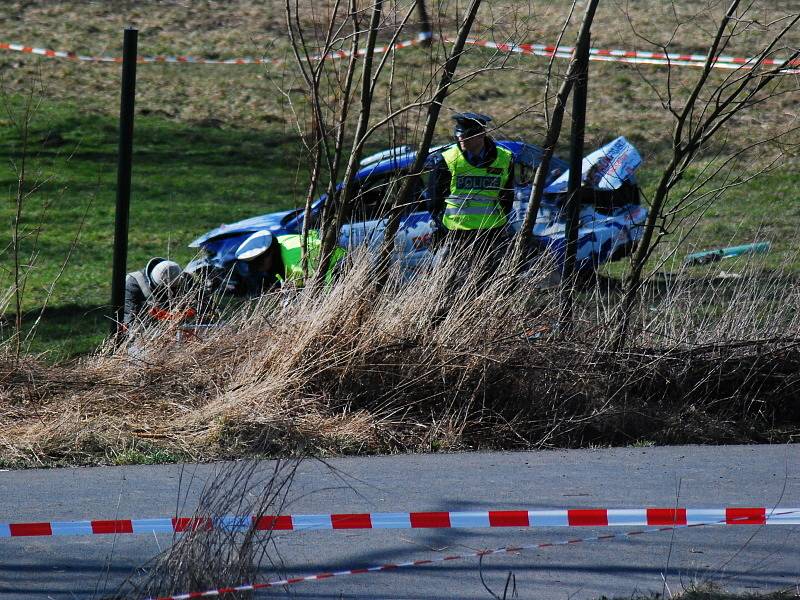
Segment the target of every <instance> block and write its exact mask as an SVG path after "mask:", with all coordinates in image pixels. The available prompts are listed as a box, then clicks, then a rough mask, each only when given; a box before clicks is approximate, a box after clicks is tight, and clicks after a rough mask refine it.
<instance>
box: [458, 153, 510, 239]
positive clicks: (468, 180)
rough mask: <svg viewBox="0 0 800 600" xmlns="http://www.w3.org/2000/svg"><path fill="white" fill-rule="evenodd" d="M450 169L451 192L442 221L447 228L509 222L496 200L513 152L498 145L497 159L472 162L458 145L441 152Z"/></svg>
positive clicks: (479, 226)
mask: <svg viewBox="0 0 800 600" xmlns="http://www.w3.org/2000/svg"><path fill="white" fill-rule="evenodd" d="M442 158H443V159H444V161H445V163H446V164H447V168H448V170H449V171H450V174H451V177H450V195H449V196H448V197H447V198H446V199H445V209H444V217H443V218H442V224H443V225H444V226H445V227H447V229H494V228H496V227H502V226H503V225H505V224H506V223H507V222H508V218H507V217H506V215H505V213H504V211H503V207H502V206H501V205H500V203H499V202H498V198H499V196H500V189H501V187H502V186H503V183H505V182H506V181H507V180H508V176H509V173H510V171H511V162H512V158H513V155H512V154H511V152H510V151H509V150H506V149H505V148H501V147H499V146H498V147H497V158H495V160H494V162H492V164H491V165H489V166H488V167H475V166H473V165H471V164H470V163H469V162H468V161H467V159H466V157H465V156H464V154H463V152H461V148H459V147H458V146H453V147H452V148H449V149H448V150H445V151H444V152H442Z"/></svg>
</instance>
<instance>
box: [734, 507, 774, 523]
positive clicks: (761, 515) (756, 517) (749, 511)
mask: <svg viewBox="0 0 800 600" xmlns="http://www.w3.org/2000/svg"><path fill="white" fill-rule="evenodd" d="M725 523H726V524H728V525H766V524H767V511H766V510H765V509H763V508H726V509H725Z"/></svg>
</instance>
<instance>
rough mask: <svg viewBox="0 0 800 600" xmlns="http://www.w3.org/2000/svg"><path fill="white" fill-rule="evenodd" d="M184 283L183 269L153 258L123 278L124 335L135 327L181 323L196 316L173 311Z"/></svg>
mask: <svg viewBox="0 0 800 600" xmlns="http://www.w3.org/2000/svg"><path fill="white" fill-rule="evenodd" d="M183 283H184V277H183V269H181V267H180V265H179V264H178V263H176V262H174V261H171V260H166V259H164V258H153V259H150V261H148V263H147V266H146V267H145V268H144V269H141V270H139V271H133V272H132V273H128V275H127V277H126V278H125V313H124V316H123V320H122V324H123V331H129V330H130V329H131V328H133V327H134V326H135V325H136V324H137V323H152V322H156V321H178V322H180V321H184V320H186V319H191V318H193V317H195V316H196V314H197V312H196V311H195V310H194V309H193V308H187V307H178V309H175V308H174V305H175V303H176V299H177V297H178V295H179V294H180V292H181V291H182V290H181V287H182V284H183Z"/></svg>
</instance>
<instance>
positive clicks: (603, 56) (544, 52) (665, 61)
mask: <svg viewBox="0 0 800 600" xmlns="http://www.w3.org/2000/svg"><path fill="white" fill-rule="evenodd" d="M445 41H446V42H452V41H453V40H452V39H449V38H445ZM466 43H467V44H468V45H471V46H480V47H482V48H492V49H495V50H498V51H500V52H506V53H514V54H528V55H531V56H545V57H551V56H555V57H556V58H571V57H572V54H573V52H574V51H575V48H573V47H572V46H546V45H544V44H516V43H502V42H490V41H488V40H475V39H467V41H466ZM589 60H594V61H600V62H621V63H628V64H648V65H658V66H668V65H672V66H678V67H703V66H705V61H706V56H704V55H702V54H670V53H664V52H646V51H643V50H618V49H605V48H590V49H589ZM784 62H785V61H784V60H781V59H776V58H766V59H763V60H761V61H759V60H758V59H757V58H755V57H749V58H743V57H737V56H717V57H716V58H715V59H714V62H713V63H712V67H714V68H716V69H742V68H744V69H752V68H753V67H754V66H755V65H756V64H761V65H766V66H780V65H782V64H783V63H784ZM789 66H791V67H800V59H798V60H793V61H791V62H790V63H789ZM781 72H782V73H786V74H793V73H800V69H795V68H792V69H784V70H783V71H781Z"/></svg>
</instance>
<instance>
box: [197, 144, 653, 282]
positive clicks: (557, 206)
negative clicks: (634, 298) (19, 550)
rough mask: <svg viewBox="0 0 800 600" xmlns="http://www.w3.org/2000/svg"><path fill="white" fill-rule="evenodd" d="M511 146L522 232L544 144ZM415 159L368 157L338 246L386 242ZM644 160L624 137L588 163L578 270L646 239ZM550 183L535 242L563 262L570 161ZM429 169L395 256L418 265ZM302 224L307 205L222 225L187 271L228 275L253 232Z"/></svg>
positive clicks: (428, 222) (202, 241) (405, 153)
mask: <svg viewBox="0 0 800 600" xmlns="http://www.w3.org/2000/svg"><path fill="white" fill-rule="evenodd" d="M497 144H498V145H500V146H503V147H504V148H507V149H508V150H510V151H511V152H512V153H513V155H514V161H515V165H516V167H515V182H514V186H515V202H514V206H513V210H512V212H511V214H510V215H509V222H510V226H511V227H512V228H513V229H514V231H519V228H520V226H521V224H522V220H523V217H524V215H525V210H526V209H527V206H528V197H529V195H530V191H531V182H532V180H533V176H534V173H535V171H536V168H537V167H538V166H539V163H540V162H541V157H542V149H541V148H539V147H538V146H534V145H532V144H527V143H524V142H519V141H498V142H497ZM447 147H449V144H448V145H445V146H439V147H437V148H433V149H432V150H431V152H430V155H429V160H428V164H429V166H430V164H431V162H432V161H431V158H432V157H433V156H434V155H435V153H437V152H441V151H442V150H444V149H446V148H447ZM414 158H415V153H414V151H413V150H412V149H411V148H408V147H406V146H401V147H398V148H393V149H390V150H386V151H383V152H379V153H377V154H374V155H372V156H369V157H367V158H365V159H364V160H362V161H361V168H360V170H359V171H358V173H357V175H356V185H357V193H356V196H355V199H354V208H353V211H352V213H351V216H350V219H349V222H348V223H347V224H345V225H344V226H343V227H342V230H341V235H340V239H339V243H340V245H341V246H343V247H345V248H350V249H353V248H355V247H357V246H360V245H362V244H368V245H370V246H375V247H377V245H379V244H380V243H381V242H382V240H383V232H384V230H385V227H386V222H387V219H386V216H387V213H388V208H389V205H390V202H389V201H388V198H389V197H391V195H392V193H393V192H394V191H396V189H397V181H398V178H399V177H403V176H407V174H408V170H409V169H410V168H411V166H412V164H413V162H414ZM640 164H641V157H640V156H639V153H638V152H637V151H636V149H635V148H634V147H633V146H632V145H631V144H630V143H629V142H628V141H627V140H625V138H623V137H619V138H617V139H616V140H614V141H612V142H610V143H609V144H606V145H605V146H603V147H602V148H599V149H598V150H596V151H595V152H593V153H591V154H590V155H588V156H587V157H586V158H584V160H583V165H582V171H583V182H584V183H583V188H582V190H581V198H580V201H581V210H580V229H579V238H578V251H577V260H578V268H579V269H584V270H585V269H596V268H597V267H598V266H599V265H602V264H603V263H606V262H609V261H614V260H618V259H620V258H622V257H624V256H626V255H628V254H629V253H630V252H631V250H632V248H633V245H634V244H635V243H636V242H637V241H638V240H639V238H640V237H641V227H642V224H643V223H644V220H645V218H646V217H647V209H646V208H644V207H643V206H641V204H640V197H639V196H640V195H639V188H638V185H637V183H636V178H635V172H636V169H637V168H638V167H639V165H640ZM550 167H551V172H550V174H549V176H548V180H547V182H546V183H547V187H546V188H545V194H544V197H543V199H542V204H541V208H540V210H539V214H538V215H537V218H536V223H535V225H534V228H533V234H534V240H535V241H536V243H537V244H538V245H539V246H540V247H541V248H543V249H544V248H547V249H549V250H550V251H551V252H553V253H554V254H555V256H556V258H557V259H558V258H559V257H562V256H563V253H564V248H565V230H566V222H565V214H564V211H563V210H562V209H563V206H564V204H565V200H566V196H567V180H568V177H569V173H568V165H567V162H566V161H564V160H563V159H561V158H558V157H554V158H553V159H552V161H551V164H550ZM426 178H427V173H425V172H423V174H422V175H421V176H418V177H416V178H415V181H414V182H413V185H414V195H413V198H414V201H413V202H412V203H411V204H410V205H409V206H407V207H406V208H405V210H404V213H403V216H402V221H401V223H400V228H399V230H398V232H397V235H396V237H395V244H394V259H395V260H396V261H401V263H402V264H403V265H405V266H408V267H410V268H413V267H414V266H416V265H418V264H420V263H421V262H423V261H424V260H425V259H426V258H428V257H429V256H430V253H431V244H432V242H433V240H434V234H435V233H436V227H437V226H436V223H435V222H434V220H433V219H432V218H431V215H430V213H429V212H428V210H427V205H428V196H427V189H426ZM327 199H328V198H327V196H326V195H322V196H321V197H320V198H318V199H317V200H316V201H315V202H314V203H313V206H312V227H314V226H316V225H318V221H319V219H320V216H321V212H322V207H323V205H324V204H325V202H326V201H327ZM302 225H303V209H302V208H298V209H295V210H289V211H283V212H275V213H269V214H265V215H261V216H257V217H252V218H250V219H245V220H243V221H239V222H236V223H231V224H225V225H220V226H219V227H217V228H216V229H212V230H211V231H209V232H208V233H205V234H204V235H202V236H200V237H199V238H197V239H196V240H194V241H193V242H192V243H191V244H190V247H192V248H199V249H200V250H201V256H200V257H199V258H197V259H196V260H194V261H192V262H191V263H190V264H189V265H188V266H187V270H188V271H190V272H198V271H201V270H204V269H210V270H214V271H216V272H221V271H222V272H229V273H230V272H231V270H232V267H233V266H234V264H235V261H236V256H235V253H236V249H237V248H238V247H239V245H240V244H241V243H242V242H243V241H244V240H245V239H246V238H247V237H248V236H250V235H251V234H253V233H255V232H257V231H261V230H266V231H270V232H271V233H272V234H273V235H284V234H289V233H299V232H300V231H301V230H302Z"/></svg>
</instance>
